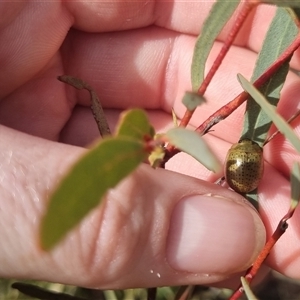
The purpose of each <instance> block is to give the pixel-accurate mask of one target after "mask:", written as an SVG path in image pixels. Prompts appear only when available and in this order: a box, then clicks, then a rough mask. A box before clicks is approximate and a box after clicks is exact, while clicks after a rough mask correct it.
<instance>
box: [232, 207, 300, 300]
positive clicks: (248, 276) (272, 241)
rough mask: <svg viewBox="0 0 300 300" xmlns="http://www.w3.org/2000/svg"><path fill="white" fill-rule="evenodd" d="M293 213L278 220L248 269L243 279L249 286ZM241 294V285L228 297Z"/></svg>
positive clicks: (293, 209) (235, 299)
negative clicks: (271, 233) (274, 228)
mask: <svg viewBox="0 0 300 300" xmlns="http://www.w3.org/2000/svg"><path fill="white" fill-rule="evenodd" d="M294 212H295V208H291V209H290V210H289V212H288V213H287V214H286V215H285V216H284V217H283V218H282V219H281V220H280V222H279V224H278V226H277V228H276V230H275V232H274V233H273V235H272V236H271V238H270V239H269V240H268V241H267V243H266V245H265V246H264V248H263V249H262V251H261V252H260V254H259V255H258V257H257V259H256V260H255V262H254V264H253V265H252V267H250V268H249V269H248V270H247V272H246V275H245V276H244V277H245V279H246V280H247V281H248V283H249V284H250V283H251V281H252V280H253V279H254V277H255V275H256V274H257V272H258V270H259V269H260V267H261V265H262V264H263V262H264V261H265V259H266V258H267V256H268V255H269V253H270V251H271V250H272V248H273V247H274V245H275V244H276V243H277V241H278V240H279V238H280V237H281V236H282V235H283V234H284V233H285V231H286V229H287V228H288V224H287V221H288V220H289V219H290V218H291V217H292V216H293V214H294ZM243 292H244V288H243V287H242V285H240V286H239V288H238V289H237V290H236V291H235V292H234V294H233V295H232V296H231V297H230V300H237V299H239V298H240V297H241V296H242V294H243Z"/></svg>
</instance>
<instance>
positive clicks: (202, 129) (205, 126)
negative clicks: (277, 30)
mask: <svg viewBox="0 0 300 300" xmlns="http://www.w3.org/2000/svg"><path fill="white" fill-rule="evenodd" d="M299 47H300V33H298V35H297V36H296V38H295V40H294V41H293V42H292V44H291V45H290V46H289V47H288V48H287V49H286V50H285V51H284V52H283V53H282V54H281V55H280V57H279V58H278V59H277V60H276V61H275V62H274V63H273V64H272V65H271V66H270V67H269V68H268V69H267V70H266V71H265V72H264V73H263V74H262V75H261V76H260V77H259V78H258V79H257V80H256V81H255V82H254V83H253V85H254V86H255V87H256V88H259V87H261V86H262V85H263V84H265V83H266V82H267V81H268V80H269V79H270V78H271V77H272V75H273V74H274V73H275V72H276V71H277V70H278V69H279V68H280V67H281V66H282V65H283V64H284V63H285V62H286V61H288V60H289V59H290V57H291V56H292V55H293V53H294V52H295V51H296V50H297V49H298V48H299ZM247 98H248V94H247V93H245V92H242V93H241V94H239V95H238V96H237V97H236V98H235V99H233V100H232V101H230V102H229V103H227V104H226V105H224V106H223V107H221V108H220V109H219V110H217V111H216V112H215V113H214V114H213V115H211V116H210V117H209V118H208V119H207V120H206V121H204V123H202V124H201V125H200V126H199V127H198V128H197V129H196V131H198V132H199V133H200V134H201V135H204V134H205V133H207V132H208V131H209V129H210V128H211V127H212V126H213V125H215V124H217V123H219V122H220V121H221V120H223V119H225V118H227V117H228V116H229V115H230V114H231V113H232V112H233V111H235V110H236V109H237V108H238V107H239V106H240V105H241V104H242V103H243V102H244V101H246V100H247Z"/></svg>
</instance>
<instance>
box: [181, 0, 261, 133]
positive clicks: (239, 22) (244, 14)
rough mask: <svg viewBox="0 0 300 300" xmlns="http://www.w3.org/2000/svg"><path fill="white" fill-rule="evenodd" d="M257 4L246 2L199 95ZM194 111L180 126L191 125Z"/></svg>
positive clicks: (189, 113)
mask: <svg viewBox="0 0 300 300" xmlns="http://www.w3.org/2000/svg"><path fill="white" fill-rule="evenodd" d="M257 4H258V3H257V2H250V1H249V2H248V1H247V2H245V3H244V4H243V6H242V8H241V10H240V12H239V14H238V17H237V20H236V21H235V22H234V25H233V26H232V28H231V30H230V33H229V35H228V36H227V38H226V40H225V42H224V44H223V47H222V49H221V50H220V52H219V54H218V56H217V58H216V59H215V61H214V62H213V65H212V66H211V68H210V70H209V71H208V73H207V75H206V76H205V78H204V80H203V82H202V83H201V85H200V87H199V89H198V94H199V95H201V96H203V95H204V93H205V92H206V90H207V87H208V85H209V84H210V82H211V80H212V78H213V77H214V75H215V74H216V72H217V70H218V69H219V67H220V65H221V63H222V61H223V59H224V57H225V56H226V54H227V53H228V50H229V49H230V47H231V46H232V44H233V41H234V39H235V38H236V36H237V34H238V32H239V30H240V29H241V27H242V25H243V23H244V22H245V20H246V18H247V16H248V15H249V13H250V12H251V10H252V9H253V8H254V7H255V6H256V5H257ZM194 111H195V109H194V110H186V112H185V114H184V116H183V118H182V120H181V123H180V126H182V127H186V126H187V125H188V123H189V121H190V120H191V118H192V116H193V114H194Z"/></svg>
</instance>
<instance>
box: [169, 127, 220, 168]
mask: <svg viewBox="0 0 300 300" xmlns="http://www.w3.org/2000/svg"><path fill="white" fill-rule="evenodd" d="M165 136H166V137H167V139H168V141H169V142H170V143H171V144H172V145H174V146H175V147H177V148H178V149H180V150H182V151H184V152H186V153H188V154H189V155H191V156H192V157H194V158H195V159H196V160H198V161H199V162H200V163H201V164H203V165H204V166H205V167H206V168H207V169H209V170H211V171H213V172H218V171H219V170H221V164H220V162H219V160H218V159H217V157H216V156H215V155H214V154H213V152H212V150H211V149H210V148H209V147H208V145H207V144H206V142H205V141H204V140H203V138H202V137H201V136H200V134H198V133H197V132H195V131H191V130H188V129H185V128H181V127H178V128H172V129H170V130H169V131H167V133H166V134H165Z"/></svg>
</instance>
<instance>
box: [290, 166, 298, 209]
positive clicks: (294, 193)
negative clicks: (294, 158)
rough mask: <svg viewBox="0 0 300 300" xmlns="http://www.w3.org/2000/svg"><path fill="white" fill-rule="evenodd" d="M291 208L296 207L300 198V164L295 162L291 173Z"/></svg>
mask: <svg viewBox="0 0 300 300" xmlns="http://www.w3.org/2000/svg"><path fill="white" fill-rule="evenodd" d="M291 198H292V203H291V208H292V209H295V208H296V207H297V205H298V203H299V200H300V165H299V163H294V165H293V169H292V173H291Z"/></svg>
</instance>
